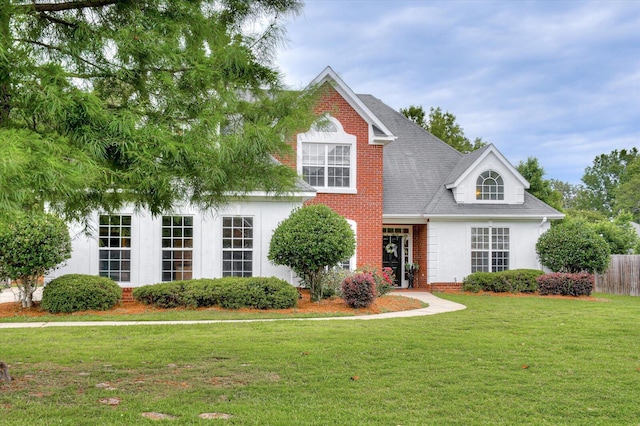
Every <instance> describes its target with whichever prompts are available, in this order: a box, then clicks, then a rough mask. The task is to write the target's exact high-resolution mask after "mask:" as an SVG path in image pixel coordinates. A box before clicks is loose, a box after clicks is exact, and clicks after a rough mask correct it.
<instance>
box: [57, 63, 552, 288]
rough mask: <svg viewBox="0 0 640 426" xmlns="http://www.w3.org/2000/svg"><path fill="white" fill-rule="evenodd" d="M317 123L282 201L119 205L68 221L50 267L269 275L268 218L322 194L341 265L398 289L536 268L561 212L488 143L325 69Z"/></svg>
mask: <svg viewBox="0 0 640 426" xmlns="http://www.w3.org/2000/svg"><path fill="white" fill-rule="evenodd" d="M311 84H312V85H314V86H319V87H321V89H322V90H321V93H322V95H321V97H320V100H319V102H318V104H317V111H316V112H317V113H318V114H321V115H324V117H325V120H323V125H322V126H318V127H314V128H311V129H309V130H308V131H307V132H303V133H300V134H298V135H297V137H296V138H295V140H294V141H292V143H293V145H294V149H295V151H296V154H297V155H296V159H295V161H293V162H292V163H291V164H290V165H291V167H294V168H295V169H296V170H297V171H298V174H299V175H300V176H301V178H302V181H301V183H300V184H299V185H298V188H297V189H296V191H295V192H294V194H293V195H292V197H289V198H286V199H285V198H274V197H270V196H268V195H266V194H260V193H255V194H251V195H250V196H249V197H246V198H244V199H242V200H238V201H237V202H234V203H231V204H229V205H227V206H225V207H224V208H222V209H220V210H217V211H211V212H201V211H199V210H198V209H196V208H193V207H190V206H183V207H180V208H176V209H175V213H173V214H171V215H167V216H162V217H155V218H154V217H152V216H151V215H150V214H148V213H145V212H135V211H134V210H133V209H128V210H127V209H125V210H123V211H121V212H119V214H117V215H112V216H107V215H100V214H98V213H96V214H95V216H94V217H93V221H94V223H95V227H96V235H94V236H86V235H84V234H83V233H81V232H80V230H74V231H73V234H74V239H73V255H72V257H71V259H69V261H68V262H67V263H66V265H65V266H63V267H62V268H61V269H59V270H57V271H55V274H56V275H61V274H65V273H71V272H73V273H85V274H93V275H98V274H99V275H105V276H110V277H112V278H113V279H115V280H116V281H118V282H119V284H120V285H121V286H123V287H135V286H139V285H144V284H151V283H157V282H161V281H171V280H178V279H189V278H200V277H221V276H227V275H238V276H251V275H254V276H277V277H280V278H283V279H286V280H288V281H289V282H291V283H296V282H297V278H296V277H295V275H294V273H293V272H292V271H291V270H289V269H288V268H285V267H282V266H275V265H272V264H271V263H270V262H269V261H268V260H267V254H268V248H269V241H270V238H271V234H272V233H273V230H274V229H275V228H276V227H277V225H278V223H279V222H280V221H282V220H283V219H285V218H286V217H288V216H289V214H290V212H291V211H292V210H293V209H294V208H296V207H299V206H301V205H303V204H305V203H323V204H326V205H328V206H329V207H331V208H332V209H333V210H335V211H336V212H338V213H339V214H341V215H342V216H344V217H345V218H346V219H347V221H348V222H349V224H350V225H351V227H352V229H353V230H354V233H355V234H356V241H357V247H356V253H355V255H354V256H353V258H352V259H350V260H349V264H348V266H349V267H350V268H351V269H355V268H357V267H361V266H365V265H370V266H374V267H390V268H392V269H394V271H395V272H396V276H397V277H398V283H397V284H398V285H399V286H402V287H407V285H408V280H407V275H406V271H405V265H406V264H407V263H415V264H418V265H419V270H418V273H417V274H416V277H415V283H414V284H415V286H416V287H422V288H428V289H434V288H447V287H450V286H459V284H458V283H459V282H460V281H462V279H463V278H464V277H465V276H467V275H468V274H470V273H472V272H475V271H500V270H506V269H520V268H540V265H539V263H538V260H537V257H536V253H535V243H536V241H537V239H538V237H539V236H540V235H541V234H542V233H543V232H545V231H546V230H547V229H548V228H549V226H550V221H551V220H554V219H560V218H562V217H563V215H562V214H561V213H560V212H558V211H556V210H555V209H553V208H551V207H550V206H548V205H547V204H545V203H543V202H542V201H540V200H538V199H536V198H535V197H533V196H532V195H530V194H529V193H527V192H526V189H527V188H528V187H529V184H528V182H527V181H526V180H525V179H524V178H523V177H522V176H521V175H520V174H519V173H518V171H517V170H516V169H515V168H514V167H513V166H512V165H511V164H510V163H509V161H508V160H507V159H506V158H505V157H504V156H503V155H502V154H501V153H500V152H499V151H498V149H497V148H496V147H495V146H493V145H488V146H485V147H484V148H481V149H479V150H477V151H474V152H472V153H469V154H461V153H459V152H458V151H456V150H454V149H453V148H451V147H450V146H449V145H447V144H446V143H444V142H442V141H441V140H439V139H437V138H436V137H434V136H433V135H431V134H430V133H428V132H426V131H425V130H424V129H422V128H421V127H419V126H417V125H415V124H414V123H413V122H411V121H410V120H408V119H406V118H405V117H404V116H403V115H401V114H400V113H398V112H397V111H395V110H393V109H392V108H391V107H389V106H388V105H386V104H384V103H383V102H382V101H381V100H379V99H377V98H375V97H374V96H371V95H356V94H355V93H353V91H352V90H351V88H349V86H348V85H347V84H346V83H345V82H344V81H343V80H342V79H341V78H340V77H339V76H338V75H337V74H336V73H335V72H334V71H333V70H332V69H331V68H330V67H327V68H326V69H325V70H324V71H323V72H322V73H320V75H318V77H316V78H315V79H314V81H312V82H311Z"/></svg>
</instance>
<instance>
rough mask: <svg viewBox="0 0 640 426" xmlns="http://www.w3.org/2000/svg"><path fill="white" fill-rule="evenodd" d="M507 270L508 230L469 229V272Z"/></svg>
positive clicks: (491, 228)
mask: <svg viewBox="0 0 640 426" xmlns="http://www.w3.org/2000/svg"><path fill="white" fill-rule="evenodd" d="M508 269H509V228H493V227H488V228H471V272H472V273H473V272H499V271H506V270H508Z"/></svg>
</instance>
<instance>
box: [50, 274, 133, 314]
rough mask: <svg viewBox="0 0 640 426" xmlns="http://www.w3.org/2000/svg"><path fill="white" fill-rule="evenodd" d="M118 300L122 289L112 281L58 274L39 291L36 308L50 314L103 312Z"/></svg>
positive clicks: (88, 276) (103, 278) (102, 278)
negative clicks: (38, 306)
mask: <svg viewBox="0 0 640 426" xmlns="http://www.w3.org/2000/svg"><path fill="white" fill-rule="evenodd" d="M121 297H122V289H121V288H120V286H119V285H118V284H117V283H116V282H115V281H113V280H111V279H109V278H106V277H98V276H95V275H82V274H68V275H62V276H60V277H58V278H56V279H54V280H52V281H51V282H50V283H49V284H47V285H46V286H45V287H44V289H43V290H42V301H41V302H40V307H41V308H42V309H43V310H45V311H47V312H51V313H60V312H64V313H69V312H78V311H88V310H97V311H106V310H108V309H111V308H113V307H114V306H115V305H116V304H117V303H118V302H119V301H120V298H121Z"/></svg>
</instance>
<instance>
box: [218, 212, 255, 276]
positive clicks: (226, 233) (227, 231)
mask: <svg viewBox="0 0 640 426" xmlns="http://www.w3.org/2000/svg"><path fill="white" fill-rule="evenodd" d="M252 275H253V218H252V217H239V216H232V217H223V218H222V276H223V277H229V276H234V277H250V276H252Z"/></svg>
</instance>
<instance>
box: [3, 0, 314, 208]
mask: <svg viewBox="0 0 640 426" xmlns="http://www.w3.org/2000/svg"><path fill="white" fill-rule="evenodd" d="M300 7H301V3H300V2H299V1H298V0H253V1H250V0H211V1H195V0H193V1H191V0H144V1H133V0H85V1H80V0H78V1H66V2H60V1H53V0H51V1H33V2H32V1H11V0H0V187H1V191H0V215H3V214H4V215H6V214H10V213H11V212H15V211H24V210H30V209H33V208H41V207H42V206H43V205H44V204H48V205H49V206H50V207H51V208H52V209H54V210H57V211H58V212H60V213H62V214H64V216H65V217H67V218H83V217H85V216H86V215H87V214H88V213H89V212H91V211H93V210H95V209H102V210H106V211H110V210H113V209H116V208H118V207H120V206H122V205H123V203H132V204H133V205H135V206H136V207H144V208H149V209H150V210H151V211H152V212H153V213H155V214H158V213H160V212H163V211H167V210H169V209H171V207H172V206H174V205H176V203H179V202H182V201H187V202H191V203H193V204H195V205H198V206H201V207H203V208H209V207H215V206H218V205H220V204H221V203H224V202H225V201H227V200H228V195H229V194H230V193H235V194H238V193H239V194H244V193H247V192H250V191H254V190H263V191H272V192H276V193H284V192H287V191H289V190H290V189H291V188H292V187H293V185H294V183H295V179H296V177H295V173H294V171H293V170H291V169H290V168H289V167H286V166H282V165H280V164H279V163H277V162H275V161H273V160H272V156H274V155H275V156H284V155H286V154H287V153H288V152H289V151H288V150H290V147H289V145H288V143H287V138H288V137H290V135H292V134H293V133H294V132H295V131H297V130H300V129H304V128H308V127H309V125H310V123H311V121H312V119H313V117H312V114H311V112H310V111H311V108H310V104H311V98H312V96H311V95H312V94H311V93H305V94H301V93H299V92H298V93H297V92H291V91H286V90H283V87H282V84H281V76H280V74H279V72H278V71H277V69H275V68H274V66H273V65H272V64H271V60H272V53H273V48H274V46H275V43H277V42H278V41H279V40H280V39H281V36H282V27H281V21H282V19H283V17H284V16H287V15H291V14H295V13H297V12H298V11H299V9H300Z"/></svg>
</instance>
